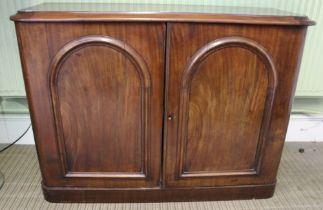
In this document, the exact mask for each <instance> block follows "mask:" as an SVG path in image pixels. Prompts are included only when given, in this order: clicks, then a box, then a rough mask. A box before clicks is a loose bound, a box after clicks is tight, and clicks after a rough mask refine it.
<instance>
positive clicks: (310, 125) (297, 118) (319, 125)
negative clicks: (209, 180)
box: [18, 115, 323, 144]
mask: <svg viewBox="0 0 323 210" xmlns="http://www.w3.org/2000/svg"><path fill="white" fill-rule="evenodd" d="M286 141H288V142H292V141H307V142H313V141H316V142H318V141H320V142H323V115H322V116H319V117H318V116H315V117H313V116H305V115H292V116H291V119H290V123H289V128H288V132H287V137H286ZM18 144H34V137H33V132H32V129H30V130H29V131H28V132H27V133H26V135H25V136H24V137H23V138H22V139H21V140H20V141H19V142H18Z"/></svg>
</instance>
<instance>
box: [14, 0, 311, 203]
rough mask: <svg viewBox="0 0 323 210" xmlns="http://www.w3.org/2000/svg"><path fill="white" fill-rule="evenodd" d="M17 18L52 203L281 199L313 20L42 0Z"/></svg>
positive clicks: (249, 11)
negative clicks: (284, 155) (281, 170)
mask: <svg viewBox="0 0 323 210" xmlns="http://www.w3.org/2000/svg"><path fill="white" fill-rule="evenodd" d="M11 19H12V20H14V21H15V24H16V31H17V37H18V43H19V47H20V54H21V62H22V65H23V74H24V80H25V85H26V91H27V95H28V101H29V107H30V109H31V117H32V123H33V129H34V135H35V141H36V146H37V152H38V157H39V162H40V168H41V172H42V178H43V181H42V184H43V191H44V195H45V198H46V199H47V200H48V201H52V202H162V201H193V200H228V199H251V198H268V197H271V196H272V195H273V193H274V188H275V184H276V174H277V170H278V166H279V161H280V156H281V152H282V149H283V144H284V140H285V135H286V130H287V126H288V120H289V114H290V108H291V102H292V99H293V95H294V91H295V86H296V80H297V75H298V70H299V65H300V61H301V56H302V50H303V46H304V40H305V35H306V29H307V26H308V25H312V24H313V23H314V22H312V21H311V20H309V19H308V18H307V17H303V16H297V15H295V14H291V13H286V12H283V11H279V10H270V9H257V8H230V7H214V6H213V7H208V6H178V5H164V6H160V5H129V4H43V5H38V6H36V7H33V8H28V9H25V10H21V11H19V12H18V13H17V14H16V15H15V16H12V17H11Z"/></svg>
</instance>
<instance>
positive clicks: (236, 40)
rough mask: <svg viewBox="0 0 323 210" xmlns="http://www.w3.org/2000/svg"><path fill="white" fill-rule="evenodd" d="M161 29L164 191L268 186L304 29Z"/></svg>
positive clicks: (199, 26) (277, 156)
mask: <svg viewBox="0 0 323 210" xmlns="http://www.w3.org/2000/svg"><path fill="white" fill-rule="evenodd" d="M168 30H169V34H170V37H169V42H168V45H169V49H170V50H169V56H170V57H169V73H168V74H169V77H168V83H169V88H168V98H167V104H168V107H167V114H168V117H167V121H166V126H167V134H166V136H167V138H166V142H165V145H166V147H165V148H166V151H165V155H166V156H165V160H164V162H165V175H164V176H165V181H166V186H176V187H185V186H222V185H238V184H239V185H241V184H245V185H251V184H273V183H274V182H275V175H276V172H277V167H278V163H279V159H280V155H281V149H282V146H283V141H284V137H285V133H286V129H287V123H288V113H289V108H290V101H291V96H292V93H293V88H294V85H293V81H294V78H295V75H296V70H297V65H298V62H297V60H298V58H299V53H298V52H299V51H301V50H300V49H301V47H302V43H303V41H302V37H303V35H304V33H303V29H302V28H292V27H290V28H288V27H287V28H283V27H274V26H273V27H271V26H244V25H223V24H222V25H221V24H219V25H216V24H171V25H169V26H168ZM278 67H279V68H278ZM278 81H279V82H278ZM273 121H275V123H276V124H271V122H273Z"/></svg>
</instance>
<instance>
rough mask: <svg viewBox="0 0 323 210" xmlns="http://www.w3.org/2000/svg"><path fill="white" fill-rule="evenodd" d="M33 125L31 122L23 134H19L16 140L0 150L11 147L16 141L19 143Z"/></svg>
mask: <svg viewBox="0 0 323 210" xmlns="http://www.w3.org/2000/svg"><path fill="white" fill-rule="evenodd" d="M30 127H31V123H30V124H29V126H28V128H27V129H26V130H25V132H24V133H23V134H21V136H19V137H18V138H17V139H16V140H15V141H14V142H12V143H11V144H9V145H8V146H6V147H5V148H3V149H2V150H0V152H3V151H5V150H7V149H9V148H10V147H11V146H12V145H14V144H15V143H17V142H18V141H19V140H20V139H21V138H22V137H24V135H25V134H26V133H27V132H28V130H29V129H30Z"/></svg>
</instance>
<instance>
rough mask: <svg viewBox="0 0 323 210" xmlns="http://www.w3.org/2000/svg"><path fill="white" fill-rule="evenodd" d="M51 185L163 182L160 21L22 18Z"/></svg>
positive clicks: (29, 82)
mask: <svg viewBox="0 0 323 210" xmlns="http://www.w3.org/2000/svg"><path fill="white" fill-rule="evenodd" d="M18 31H19V34H20V42H21V46H22V54H23V59H24V63H25V66H24V67H25V68H24V71H25V72H24V73H25V78H26V83H27V91H28V95H29V100H30V104H31V109H32V115H33V116H32V117H33V126H34V129H35V138H36V143H37V147H38V152H39V157H40V164H41V168H42V173H43V177H44V184H45V185H46V186H82V187H83V186H85V187H152V186H157V185H159V180H160V167H161V166H160V163H161V133H162V118H163V107H162V106H163V89H164V87H163V81H164V76H163V75H164V72H163V68H164V62H163V61H164V40H165V26H164V25H163V24H139V23H128V24H127V23H110V24H106V23H70V24H69V23H37V24H18Z"/></svg>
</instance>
